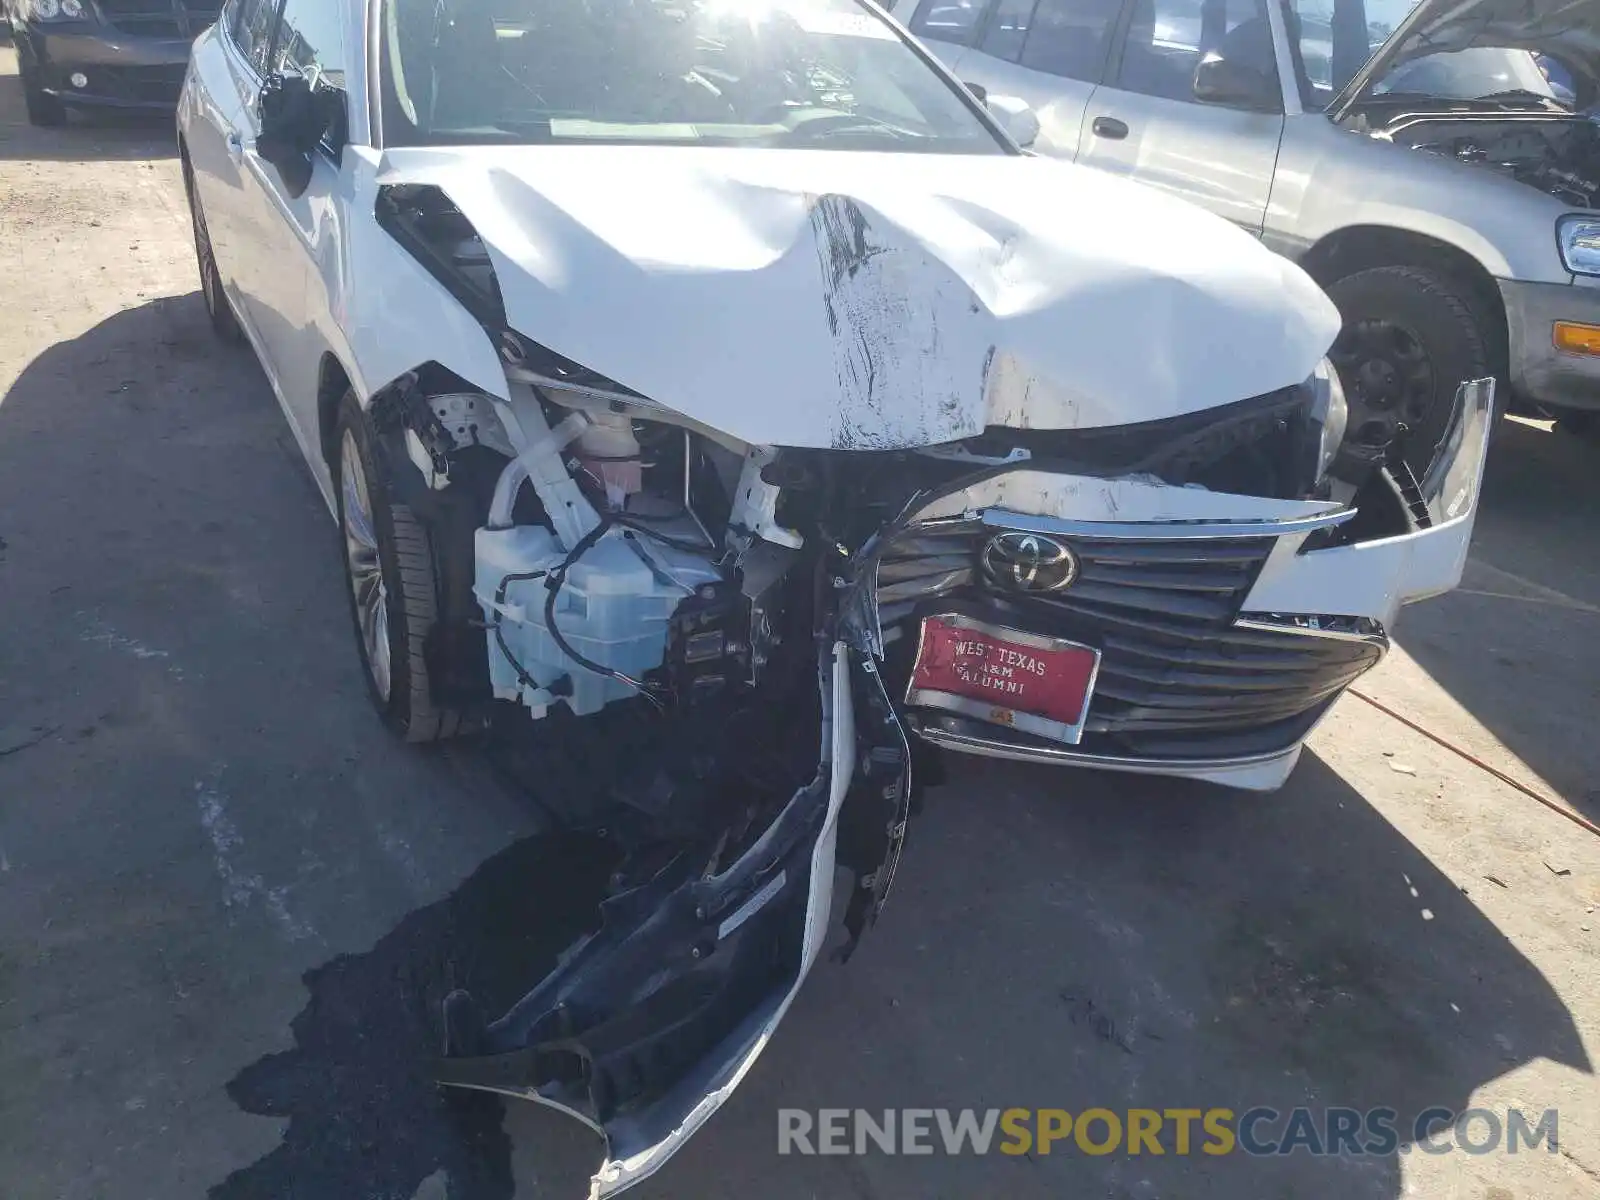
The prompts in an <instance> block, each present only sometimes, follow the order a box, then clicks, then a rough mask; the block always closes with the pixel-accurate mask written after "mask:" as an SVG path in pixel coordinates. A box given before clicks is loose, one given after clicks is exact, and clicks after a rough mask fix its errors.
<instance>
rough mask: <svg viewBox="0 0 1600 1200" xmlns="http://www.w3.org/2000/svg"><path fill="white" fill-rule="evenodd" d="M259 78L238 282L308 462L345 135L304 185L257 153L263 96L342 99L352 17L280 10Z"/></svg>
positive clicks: (334, 264)
mask: <svg viewBox="0 0 1600 1200" xmlns="http://www.w3.org/2000/svg"><path fill="white" fill-rule="evenodd" d="M279 2H280V4H281V7H280V8H279V17H278V21H277V23H276V27H275V29H274V32H273V37H272V40H271V44H270V52H269V54H268V55H267V57H266V60H265V62H266V70H265V71H263V72H262V73H261V74H260V75H259V76H258V77H257V78H256V80H255V89H254V94H253V95H252V96H251V97H250V100H249V103H248V104H246V106H245V107H246V115H245V125H244V128H243V129H242V130H241V134H242V137H243V141H244V147H243V170H242V172H241V174H242V177H243V178H242V184H241V193H242V208H243V213H244V217H243V225H244V227H245V230H246V232H245V233H244V235H243V236H241V238H240V253H239V260H240V272H241V276H242V278H243V279H244V280H245V281H246V283H247V286H248V290H249V292H250V302H251V319H252V324H253V326H254V330H255V334H256V337H257V340H258V344H259V349H260V352H261V355H262V357H263V359H264V360H265V361H266V365H267V370H268V372H269V373H270V374H271V376H272V380H273V383H274V386H275V387H276V388H277V390H278V398H279V400H280V402H281V403H282V404H283V406H284V409H285V411H286V412H287V414H288V416H289V419H290V421H291V422H292V423H293V425H294V427H295V435H296V437H297V438H298V439H299V441H300V447H301V449H302V451H304V452H305V454H306V457H307V461H308V462H310V463H312V464H313V468H315V466H316V464H319V463H320V462H321V453H320V451H319V450H318V448H317V447H318V438H319V424H318V416H317V386H318V375H319V372H320V369H321V362H322V351H323V348H324V346H325V345H326V340H325V338H324V335H323V333H322V332H321V329H320V327H321V325H322V322H323V321H324V320H325V319H326V318H327V314H328V311H329V299H328V296H329V291H330V288H331V287H335V286H337V280H338V278H339V276H340V273H341V271H342V265H343V261H344V255H343V243H344V237H343V231H344V224H343V217H342V209H341V208H340V206H339V202H338V197H339V194H340V190H341V189H340V180H341V177H342V167H341V159H342V157H343V156H342V153H341V150H340V146H341V145H342V142H343V130H342V129H334V128H332V127H330V129H329V130H328V131H327V133H326V135H325V136H324V139H323V141H322V143H321V144H320V145H319V146H318V147H317V149H316V150H315V151H314V152H313V153H312V155H311V177H310V182H309V184H308V185H307V186H306V187H304V189H303V190H302V189H300V188H299V187H298V186H297V185H296V183H294V182H291V181H289V180H286V179H285V178H284V176H283V174H282V172H280V171H279V169H278V168H277V167H275V166H274V165H273V164H272V163H270V162H268V161H267V160H266V159H264V158H262V157H261V155H260V153H259V152H258V149H257V138H258V137H259V135H260V132H261V127H260V113H261V108H260V94H261V86H262V85H263V84H264V83H265V82H266V81H267V80H268V79H271V78H274V77H278V76H287V75H299V76H301V77H303V78H305V79H306V80H308V81H309V82H310V83H311V85H312V87H313V88H315V89H322V90H328V91H334V92H337V93H338V95H339V96H340V97H343V95H344V80H345V74H346V68H347V65H348V52H349V47H348V43H349V39H348V37H347V35H346V28H345V25H346V18H347V17H348V15H349V14H350V12H351V11H352V8H353V7H355V8H356V10H357V11H359V8H358V6H350V5H345V4H332V3H329V0H279Z"/></svg>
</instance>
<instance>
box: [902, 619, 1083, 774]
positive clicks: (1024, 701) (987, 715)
mask: <svg viewBox="0 0 1600 1200" xmlns="http://www.w3.org/2000/svg"><path fill="white" fill-rule="evenodd" d="M1099 669H1100V652H1099V651H1098V650H1096V649H1095V648H1094V647H1093V646H1085V645H1083V644H1081V643H1079V642H1069V641H1067V640H1066V639H1065V638H1053V637H1045V636H1043V635H1042V634H1035V633H1024V632H1023V631H1021V630H1018V629H1006V628H1004V627H1002V626H997V625H990V624H987V623H986V622H983V621H978V620H976V619H974V618H972V617H967V616H963V615H960V614H956V613H946V614H943V615H941V616H937V617H928V618H926V619H924V620H923V622H922V635H921V639H920V641H919V643H918V646H917V662H916V666H915V667H913V668H912V670H911V684H910V686H909V687H908V688H907V690H906V703H907V704H911V705H916V706H920V707H926V708H942V709H946V710H949V711H951V712H958V713H961V714H963V715H965V716H969V717H976V718H977V719H978V720H980V721H988V722H991V723H993V724H997V725H1009V726H1011V727H1012V728H1014V729H1020V730H1022V731H1024V732H1027V733H1033V734H1037V735H1039V736H1041V737H1047V738H1050V739H1052V740H1054V741H1060V742H1069V743H1073V744H1076V743H1077V742H1078V741H1079V740H1080V739H1081V738H1082V737H1083V726H1084V721H1085V719H1086V718H1087V717H1088V713H1089V697H1090V695H1091V694H1092V693H1093V692H1094V681H1095V675H1096V674H1097V673H1098V671H1099Z"/></svg>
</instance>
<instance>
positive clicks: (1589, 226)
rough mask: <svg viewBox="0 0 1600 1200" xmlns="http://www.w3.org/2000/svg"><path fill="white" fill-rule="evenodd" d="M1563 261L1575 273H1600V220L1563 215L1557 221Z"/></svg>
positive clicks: (1558, 243)
mask: <svg viewBox="0 0 1600 1200" xmlns="http://www.w3.org/2000/svg"><path fill="white" fill-rule="evenodd" d="M1556 244H1557V245H1559V246H1560V247H1561V261H1562V263H1563V264H1564V265H1565V266H1566V268H1567V270H1569V271H1571V272H1572V273H1573V274H1574V275H1600V221H1597V220H1595V219H1594V218H1593V217H1562V218H1561V220H1559V221H1557V222H1556Z"/></svg>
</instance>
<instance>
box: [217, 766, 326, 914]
mask: <svg viewBox="0 0 1600 1200" xmlns="http://www.w3.org/2000/svg"><path fill="white" fill-rule="evenodd" d="M194 793H195V802H196V804H197V806H198V807H199V810H200V825H201V827H202V828H203V829H204V830H205V831H206V836H207V837H209V838H210V839H211V851H212V856H213V858H214V859H215V861H216V866H217V877H218V878H219V879H221V880H222V902H223V903H224V904H226V905H227V906H228V907H229V908H248V907H250V906H251V905H252V904H259V905H261V907H262V908H264V909H265V910H266V913H267V915H268V916H269V917H270V918H271V919H272V922H273V924H274V925H276V926H277V927H278V929H279V931H280V932H281V933H282V934H283V936H284V937H285V938H287V939H288V940H289V941H291V942H298V941H301V940H303V939H304V938H308V937H315V936H316V932H317V931H316V930H315V929H313V928H311V926H309V925H308V924H306V923H305V922H303V921H300V920H298V919H297V918H296V917H295V916H294V914H293V913H291V912H290V911H289V902H288V894H289V889H288V888H285V887H270V886H268V884H267V882H266V881H265V880H264V879H262V877H261V876H260V875H257V874H254V873H253V872H249V871H246V870H244V869H242V868H241V867H240V866H239V865H238V864H237V862H236V861H235V860H236V858H237V856H238V851H239V849H240V848H241V847H242V846H243V845H244V839H243V837H242V836H241V835H240V833H239V827H238V826H237V825H235V824H234V823H233V819H232V818H231V817H229V816H228V812H227V808H226V807H225V798H224V796H223V794H222V792H221V791H219V790H218V789H217V788H216V787H215V786H214V785H212V784H209V783H205V782H203V781H202V782H200V783H197V784H195V785H194Z"/></svg>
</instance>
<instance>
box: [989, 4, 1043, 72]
mask: <svg viewBox="0 0 1600 1200" xmlns="http://www.w3.org/2000/svg"><path fill="white" fill-rule="evenodd" d="M1036 3H1037V0H1000V3H999V4H998V5H997V6H996V7H995V10H994V12H993V13H992V14H990V17H989V22H988V24H987V25H985V26H984V29H983V40H982V41H980V42H979V43H978V49H979V50H981V51H983V53H985V54H992V55H994V57H996V58H1003V59H1005V60H1006V61H1007V62H1016V61H1017V60H1018V59H1019V58H1021V57H1022V42H1023V39H1024V38H1025V37H1027V34H1028V23H1029V21H1030V19H1031V18H1032V17H1033V8H1034V5H1035V4H1036Z"/></svg>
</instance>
